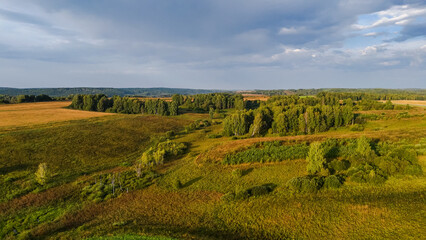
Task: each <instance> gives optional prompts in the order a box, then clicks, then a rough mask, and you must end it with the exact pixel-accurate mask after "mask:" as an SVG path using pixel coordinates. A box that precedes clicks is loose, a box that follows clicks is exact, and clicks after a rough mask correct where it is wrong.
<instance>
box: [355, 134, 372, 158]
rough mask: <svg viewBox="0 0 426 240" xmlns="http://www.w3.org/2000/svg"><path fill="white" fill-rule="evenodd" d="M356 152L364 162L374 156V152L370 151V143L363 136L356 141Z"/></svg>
mask: <svg viewBox="0 0 426 240" xmlns="http://www.w3.org/2000/svg"><path fill="white" fill-rule="evenodd" d="M356 152H357V153H358V154H359V156H361V157H362V158H363V159H364V160H369V159H371V158H372V157H373V156H374V151H373V150H372V149H371V146H370V141H369V140H368V139H367V138H366V137H365V136H362V137H360V138H358V139H357V147H356Z"/></svg>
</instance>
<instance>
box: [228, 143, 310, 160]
mask: <svg viewBox="0 0 426 240" xmlns="http://www.w3.org/2000/svg"><path fill="white" fill-rule="evenodd" d="M308 150H309V146H307V145H306V144H295V145H282V143H281V142H275V143H274V142H264V143H259V144H255V145H253V146H252V147H251V148H249V149H247V150H244V151H241V152H236V153H231V154H228V155H226V156H225V158H224V160H223V163H225V164H241V163H252V162H281V161H284V160H292V159H303V158H305V157H306V156H307V153H308Z"/></svg>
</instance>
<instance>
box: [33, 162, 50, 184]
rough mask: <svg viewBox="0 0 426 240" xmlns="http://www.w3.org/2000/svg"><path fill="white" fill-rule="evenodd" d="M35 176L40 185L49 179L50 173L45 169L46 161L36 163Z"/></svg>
mask: <svg viewBox="0 0 426 240" xmlns="http://www.w3.org/2000/svg"><path fill="white" fill-rule="evenodd" d="M35 177H36V181H37V182H38V183H39V184H40V185H44V184H46V183H47V181H48V180H49V177H50V173H49V171H48V169H47V164H46V163H40V164H39V165H38V169H37V172H36V173H35Z"/></svg>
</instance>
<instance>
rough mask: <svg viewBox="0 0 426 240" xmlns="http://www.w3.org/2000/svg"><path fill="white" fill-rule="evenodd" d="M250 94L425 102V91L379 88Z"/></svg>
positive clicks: (295, 90) (321, 89)
mask: <svg viewBox="0 0 426 240" xmlns="http://www.w3.org/2000/svg"><path fill="white" fill-rule="evenodd" d="M250 93H254V94H262V95H267V96H273V95H298V96H315V95H317V94H324V93H333V94H339V95H338V96H340V97H339V98H340V99H346V98H352V99H353V100H361V99H369V100H389V99H390V100H426V89H381V88H359V89H352V88H320V89H287V90H284V89H282V90H255V91H251V92H250Z"/></svg>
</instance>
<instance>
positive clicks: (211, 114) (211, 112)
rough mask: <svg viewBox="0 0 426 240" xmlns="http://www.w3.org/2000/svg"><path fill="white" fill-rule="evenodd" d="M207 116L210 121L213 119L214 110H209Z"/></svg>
mask: <svg viewBox="0 0 426 240" xmlns="http://www.w3.org/2000/svg"><path fill="white" fill-rule="evenodd" d="M209 115H210V119H213V118H214V108H212V107H211V108H210V109H209Z"/></svg>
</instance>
